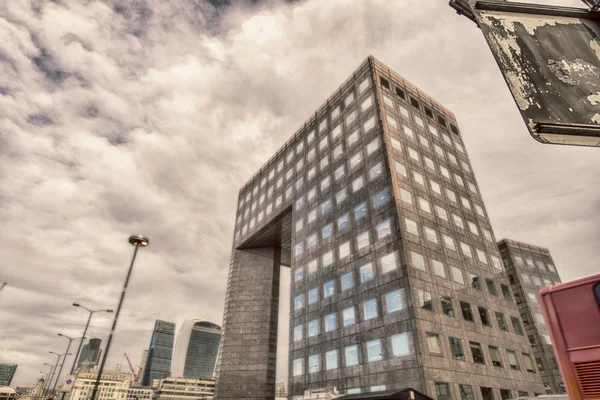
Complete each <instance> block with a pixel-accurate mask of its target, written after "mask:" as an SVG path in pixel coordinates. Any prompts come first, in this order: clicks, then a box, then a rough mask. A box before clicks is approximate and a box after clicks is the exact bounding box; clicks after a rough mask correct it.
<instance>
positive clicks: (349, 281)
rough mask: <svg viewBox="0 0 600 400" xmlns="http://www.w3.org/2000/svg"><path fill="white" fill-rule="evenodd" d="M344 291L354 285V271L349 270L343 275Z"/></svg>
mask: <svg viewBox="0 0 600 400" xmlns="http://www.w3.org/2000/svg"><path fill="white" fill-rule="evenodd" d="M341 281H342V291H344V290H348V289H351V288H352V286H354V278H353V277H352V272H348V273H347V274H344V275H342V278H341Z"/></svg>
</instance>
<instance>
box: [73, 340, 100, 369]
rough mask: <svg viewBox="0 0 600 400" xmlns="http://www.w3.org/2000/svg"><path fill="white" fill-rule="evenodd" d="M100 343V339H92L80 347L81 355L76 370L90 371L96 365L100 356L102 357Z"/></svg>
mask: <svg viewBox="0 0 600 400" xmlns="http://www.w3.org/2000/svg"><path fill="white" fill-rule="evenodd" d="M101 343H102V339H99V338H94V339H90V340H89V342H88V343H86V344H84V345H83V346H82V347H81V354H80V355H79V360H78V361H77V368H78V369H92V368H94V367H95V366H97V365H98V362H99V361H100V356H101V355H102V349H101V348H100V344H101Z"/></svg>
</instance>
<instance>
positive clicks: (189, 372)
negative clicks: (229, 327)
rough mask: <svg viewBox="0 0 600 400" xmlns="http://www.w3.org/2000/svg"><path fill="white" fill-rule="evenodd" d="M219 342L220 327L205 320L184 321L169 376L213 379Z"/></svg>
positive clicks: (176, 343)
mask: <svg viewBox="0 0 600 400" xmlns="http://www.w3.org/2000/svg"><path fill="white" fill-rule="evenodd" d="M220 340H221V327H220V326H219V325H217V324H215V323H213V322H209V321H207V320H206V319H205V318H198V319H190V320H187V321H184V322H183V324H182V325H181V328H179V333H178V334H177V339H176V341H175V348H174V349H173V362H172V363H171V376H172V377H183V378H190V379H213V378H214V376H213V375H214V372H215V363H216V361H217V353H218V351H219V341H220Z"/></svg>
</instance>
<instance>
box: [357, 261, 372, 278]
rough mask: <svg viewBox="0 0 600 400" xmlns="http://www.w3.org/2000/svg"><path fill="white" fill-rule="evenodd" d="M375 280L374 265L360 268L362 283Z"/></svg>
mask: <svg viewBox="0 0 600 400" xmlns="http://www.w3.org/2000/svg"><path fill="white" fill-rule="evenodd" d="M372 280H373V264H371V263H368V264H366V265H363V266H362V267H360V283H365V282H368V281H372Z"/></svg>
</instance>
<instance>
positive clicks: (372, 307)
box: [363, 299, 377, 320]
mask: <svg viewBox="0 0 600 400" xmlns="http://www.w3.org/2000/svg"><path fill="white" fill-rule="evenodd" d="M363 312H364V314H365V320H368V319H371V318H375V317H376V316H377V300H376V299H369V300H367V301H365V302H364V303H363Z"/></svg>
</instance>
